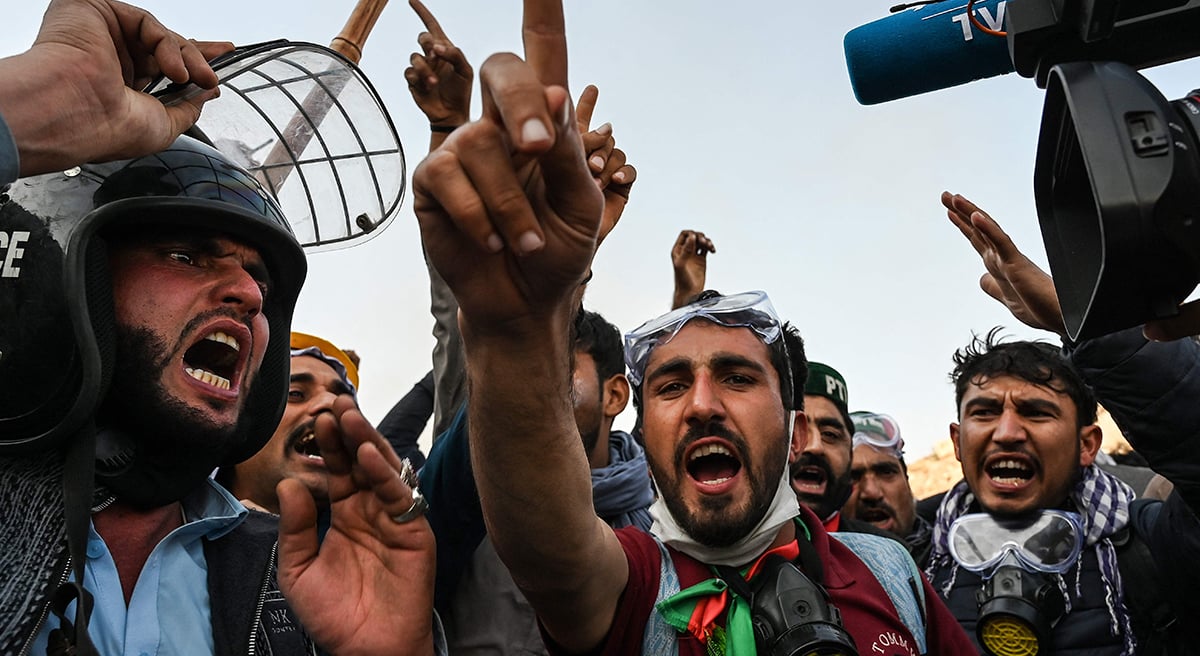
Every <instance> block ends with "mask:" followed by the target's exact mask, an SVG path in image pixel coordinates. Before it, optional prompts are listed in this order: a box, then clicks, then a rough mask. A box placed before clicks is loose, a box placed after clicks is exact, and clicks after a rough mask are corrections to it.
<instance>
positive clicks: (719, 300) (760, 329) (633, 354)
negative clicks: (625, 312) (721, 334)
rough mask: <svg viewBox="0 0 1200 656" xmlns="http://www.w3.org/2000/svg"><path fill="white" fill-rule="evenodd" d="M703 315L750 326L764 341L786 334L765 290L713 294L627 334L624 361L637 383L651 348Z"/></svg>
mask: <svg viewBox="0 0 1200 656" xmlns="http://www.w3.org/2000/svg"><path fill="white" fill-rule="evenodd" d="M696 318H701V319H706V320H708V321H711V322H713V323H715V324H719V325H722V326H725V327H727V328H749V329H750V330H753V331H754V332H755V333H756V334H758V336H759V338H760V339H762V341H763V343H765V344H773V343H774V342H775V340H777V339H779V338H780V336H781V335H782V334H783V329H782V328H781V326H780V321H779V315H777V314H775V308H774V306H772V305H771V299H769V298H767V294H766V292H762V291H751V292H743V293H741V294H733V295H730V296H713V297H712V298H706V299H702V300H699V301H696V302H694V303H690V304H688V305H685V306H683V307H681V308H677V309H675V310H672V311H670V312H668V313H666V314H664V315H662V316H660V317H657V318H655V319H651V320H650V321H647V322H646V323H644V324H642V325H641V326H638V327H637V328H636V329H635V330H633V331H632V332H630V333H629V334H627V335H625V364H626V365H627V366H628V367H629V379H630V382H631V383H633V384H634V385H635V386H636V385H640V384H641V383H642V377H643V376H644V375H645V372H646V364H647V363H648V362H649V361H650V352H651V351H653V350H654V348H655V347H656V346H658V345H659V344H664V343H666V342H669V341H670V340H671V338H673V337H674V336H675V334H676V333H678V332H679V330H680V329H681V328H683V326H684V325H685V324H686V323H687V322H689V321H691V320H692V319H696Z"/></svg>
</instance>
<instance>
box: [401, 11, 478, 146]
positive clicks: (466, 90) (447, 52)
mask: <svg viewBox="0 0 1200 656" xmlns="http://www.w3.org/2000/svg"><path fill="white" fill-rule="evenodd" d="M408 4H409V6H410V7H412V8H413V11H415V12H417V16H420V18H421V22H422V23H424V24H425V30H426V31H424V32H422V33H421V34H420V35H419V36H418V37H417V43H418V44H419V45H420V46H421V52H414V53H413V54H412V55H411V56H410V57H409V67H408V68H406V69H404V79H405V80H407V81H408V90H409V92H410V93H412V97H413V100H414V101H416V103H417V108H419V109H420V110H421V112H423V113H424V114H425V116H426V117H427V118H428V119H429V124H430V125H431V126H439V127H445V128H454V127H458V126H460V125H462V124H464V123H466V122H467V121H469V120H471V84H472V82H474V80H475V71H474V70H473V69H472V68H471V63H470V62H468V61H467V58H466V55H464V54H463V52H462V50H460V49H458V48H457V47H456V46H455V45H454V43H453V42H452V41H451V40H450V37H448V36H446V32H445V30H443V29H442V26H441V25H440V24H439V23H438V21H437V19H436V18H434V16H433V13H431V12H430V11H429V9H427V8H426V7H425V5H424V4H422V3H421V0H409V1H408Z"/></svg>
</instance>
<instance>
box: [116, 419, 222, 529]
mask: <svg viewBox="0 0 1200 656" xmlns="http://www.w3.org/2000/svg"><path fill="white" fill-rule="evenodd" d="M96 447H97V448H96V451H95V458H94V459H93V460H94V462H96V464H97V466H96V473H95V480H96V483H98V484H99V485H102V486H104V487H105V488H106V489H108V491H110V492H112V493H113V495H115V496H116V497H117V498H118V499H120V500H121V501H123V502H125V503H128V504H129V505H131V506H133V507H135V508H138V509H140V510H149V509H151V508H159V507H162V506H165V505H167V504H169V503H174V502H176V501H179V500H181V499H183V497H185V496H187V495H188V494H189V493H191V492H192V491H193V490H195V489H196V486H197V485H198V484H199V483H200V482H201V481H203V480H204V479H205V477H207V476H208V475H209V473H211V472H212V471H213V470H214V469H216V468H217V466H218V465H220V464H221V461H222V460H223V459H224V457H225V453H224V452H223V451H222V452H218V451H216V450H210V451H206V452H204V453H192V452H184V451H183V450H170V449H168V450H159V451H153V452H152V451H150V450H148V449H145V448H143V447H142V446H141V444H140V443H139V441H138V439H137V438H136V437H134V436H133V435H132V434H130V433H127V432H125V431H122V430H120V429H116V428H105V429H102V430H101V431H100V432H99V435H98V436H97V445H96Z"/></svg>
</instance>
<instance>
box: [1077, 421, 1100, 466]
mask: <svg viewBox="0 0 1200 656" xmlns="http://www.w3.org/2000/svg"><path fill="white" fill-rule="evenodd" d="M1103 441H1104V431H1102V430H1101V429H1100V426H1099V425H1097V424H1092V425H1091V426H1084V427H1083V428H1081V429H1080V430H1079V466H1080V467H1087V466H1088V465H1090V464H1092V463H1093V462H1095V460H1096V454H1098V453H1100V443H1101V442H1103Z"/></svg>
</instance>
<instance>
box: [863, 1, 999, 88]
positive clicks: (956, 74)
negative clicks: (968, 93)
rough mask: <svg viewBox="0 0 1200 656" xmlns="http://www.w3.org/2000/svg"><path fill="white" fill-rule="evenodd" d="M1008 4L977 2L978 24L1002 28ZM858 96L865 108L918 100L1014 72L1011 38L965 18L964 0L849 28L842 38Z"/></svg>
mask: <svg viewBox="0 0 1200 656" xmlns="http://www.w3.org/2000/svg"><path fill="white" fill-rule="evenodd" d="M1006 5H1007V0H979V2H976V3H975V5H974V6H973V7H972V8H971V10H972V13H973V14H974V15H975V18H976V20H978V21H979V23H981V24H983V25H984V26H986V27H988V28H990V29H993V30H997V31H999V30H1003V29H1004V27H1003V26H1004V10H1005V7H1006ZM844 45H845V49H846V68H847V70H849V72H850V84H851V86H852V87H853V88H854V97H855V98H857V99H858V102H860V103H862V104H863V105H874V104H876V103H881V102H887V101H889V100H895V99H897V98H906V97H908V96H915V95H917V94H919V93H926V92H928V91H936V90H938V89H945V88H947V87H952V86H957V85H959V84H966V83H967V82H971V81H972V80H979V79H982V78H985V77H992V76H994V75H1003V74H1005V73H1011V72H1013V70H1014V69H1013V63H1012V59H1011V58H1010V57H1009V54H1008V40H1007V39H1005V38H1003V37H999V36H994V35H991V34H987V33H985V32H983V31H981V30H980V29H979V28H977V27H976V26H975V25H973V24H972V23H971V21H970V19H969V18H968V16H967V3H966V1H965V0H949V1H948V2H947V1H943V2H935V3H931V4H926V5H923V6H920V7H916V8H913V9H906V10H905V11H901V12H899V13H896V14H893V15H891V16H888V17H886V18H881V19H879V20H877V21H875V22H873V23H867V24H866V25H862V26H860V27H856V28H854V29H853V30H850V32H848V33H847V34H846V38H845V40H844Z"/></svg>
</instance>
